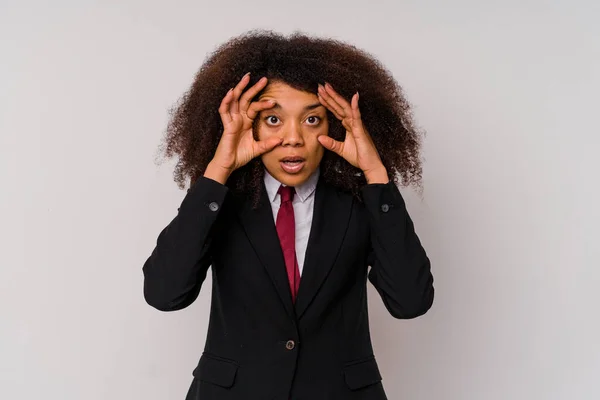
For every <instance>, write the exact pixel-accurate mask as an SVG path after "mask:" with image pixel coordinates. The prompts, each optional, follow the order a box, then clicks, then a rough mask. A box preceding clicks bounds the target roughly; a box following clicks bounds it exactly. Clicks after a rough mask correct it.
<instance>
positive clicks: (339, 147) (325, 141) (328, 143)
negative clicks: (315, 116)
mask: <svg viewBox="0 0 600 400" xmlns="http://www.w3.org/2000/svg"><path fill="white" fill-rule="evenodd" d="M317 140H318V141H319V143H321V144H322V145H323V147H325V148H326V149H327V150H331V151H333V152H334V153H336V154H337V155H339V156H341V157H343V155H342V154H343V153H344V143H343V142H338V141H337V140H335V139H333V138H331V137H329V136H326V135H321V136H318V137H317Z"/></svg>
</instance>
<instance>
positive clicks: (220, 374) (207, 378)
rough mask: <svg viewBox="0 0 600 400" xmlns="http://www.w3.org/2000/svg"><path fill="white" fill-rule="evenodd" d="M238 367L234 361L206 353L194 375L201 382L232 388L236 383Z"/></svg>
mask: <svg viewBox="0 0 600 400" xmlns="http://www.w3.org/2000/svg"><path fill="white" fill-rule="evenodd" d="M238 367H239V366H238V364H237V363H235V362H234V361H230V360H225V359H222V358H220V357H216V356H212V355H209V354H206V353H204V354H202V356H201V357H200V362H199V363H198V366H197V367H196V369H194V372H193V375H194V377H196V378H198V379H199V380H201V381H204V382H208V383H212V384H215V385H218V386H221V387H224V388H230V387H232V386H233V383H234V381H235V376H236V374H237V370H238Z"/></svg>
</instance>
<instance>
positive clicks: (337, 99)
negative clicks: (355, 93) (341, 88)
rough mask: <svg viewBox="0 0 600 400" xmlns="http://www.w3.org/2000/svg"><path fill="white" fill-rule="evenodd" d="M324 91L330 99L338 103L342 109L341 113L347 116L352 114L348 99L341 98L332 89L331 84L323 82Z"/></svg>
mask: <svg viewBox="0 0 600 400" xmlns="http://www.w3.org/2000/svg"><path fill="white" fill-rule="evenodd" d="M325 92H326V93H327V94H328V95H329V96H330V98H331V99H332V101H334V102H335V103H336V104H337V105H338V107H340V108H341V109H342V112H343V115H345V116H348V117H349V116H351V115H352V108H351V107H350V103H348V101H347V100H346V99H345V98H343V97H342V96H341V95H340V94H339V93H338V92H336V91H335V90H334V89H333V86H331V85H330V84H329V83H325Z"/></svg>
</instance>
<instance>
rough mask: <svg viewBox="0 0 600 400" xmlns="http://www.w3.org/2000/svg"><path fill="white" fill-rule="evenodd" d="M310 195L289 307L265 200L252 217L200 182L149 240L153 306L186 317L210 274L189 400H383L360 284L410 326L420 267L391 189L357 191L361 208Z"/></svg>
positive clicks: (243, 202)
mask: <svg viewBox="0 0 600 400" xmlns="http://www.w3.org/2000/svg"><path fill="white" fill-rule="evenodd" d="M263 189H264V188H263ZM315 196H316V197H315V209H314V214H313V222H312V227H311V232H310V236H309V241H308V249H307V254H306V260H305V263H304V268H303V273H302V278H301V281H300V288H299V292H298V297H297V299H296V302H295V303H293V302H292V299H291V294H290V290H289V285H288V280H287V275H286V270H285V263H284V259H283V255H282V251H281V247H280V245H279V240H278V237H277V232H276V230H275V224H274V221H273V214H272V210H271V205H270V203H269V201H268V199H267V195H266V192H265V191H264V190H263V193H262V198H261V203H260V206H259V208H258V209H253V208H252V207H251V204H250V203H251V201H250V199H243V198H238V197H236V196H234V195H233V193H232V192H230V191H229V190H228V188H227V187H226V186H224V185H221V184H219V183H217V182H215V181H212V180H210V179H208V178H204V177H202V178H200V179H199V180H198V181H196V183H195V184H194V185H193V186H192V187H191V188H190V190H189V191H188V193H187V195H186V196H185V198H184V199H183V202H182V204H181V207H180V208H179V210H178V214H177V216H176V217H175V218H174V219H173V220H172V221H171V223H169V225H168V226H167V227H166V228H165V229H164V230H163V231H162V232H161V233H160V235H159V236H158V240H157V244H156V247H155V249H154V251H153V252H152V255H151V256H150V257H149V258H148V260H147V261H146V262H145V264H144V267H143V272H144V296H145V299H146V301H147V302H148V304H150V305H151V306H153V307H155V308H157V309H159V310H162V311H173V310H179V309H182V308H184V307H187V306H188V305H190V304H191V303H192V302H193V301H194V300H195V299H196V297H197V296H198V293H199V291H200V287H201V285H202V282H203V281H204V279H205V277H206V274H207V270H208V268H209V266H212V268H211V273H212V300H211V311H210V320H209V326H208V332H207V338H206V344H205V348H204V352H203V353H202V356H201V357H200V360H199V363H198V366H197V368H195V370H194V371H193V380H192V383H191V386H190V388H189V391H188V394H187V397H186V399H187V400H290V399H291V400H325V399H327V400H338V399H340V400H342V399H343V400H359V399H360V400H382V399H386V395H385V393H384V390H383V386H382V383H381V375H380V373H379V370H378V367H377V363H376V361H375V357H374V354H373V348H372V345H371V339H370V334H369V320H368V314H367V283H366V282H367V277H368V279H369V280H370V281H371V283H372V284H373V285H374V286H375V288H376V289H377V291H378V292H379V294H380V296H381V298H382V300H383V302H384V304H385V306H386V308H387V310H388V311H389V312H390V314H391V315H393V316H394V317H396V318H403V319H407V318H414V317H417V316H419V315H422V314H424V313H425V312H426V311H427V310H428V309H429V308H430V307H431V304H432V302H433V295H434V289H433V277H432V275H431V272H430V262H429V259H428V257H427V255H426V253H425V250H424V249H423V247H422V246H421V243H420V241H419V239H418V237H417V235H416V234H415V231H414V227H413V223H412V220H411V219H410V217H409V215H408V213H407V211H406V207H405V203H404V200H403V198H402V196H401V194H400V192H399V191H398V188H397V187H396V186H395V185H394V183H393V182H390V183H388V184H371V185H366V186H365V187H364V188H363V189H362V199H363V202H361V201H359V200H357V199H356V198H355V197H353V196H352V195H350V194H348V193H345V192H341V191H339V190H337V189H335V188H334V187H332V186H330V185H328V184H326V183H324V182H323V181H322V180H319V183H318V184H317V189H316V192H315ZM368 266H371V269H370V271H369V272H368Z"/></svg>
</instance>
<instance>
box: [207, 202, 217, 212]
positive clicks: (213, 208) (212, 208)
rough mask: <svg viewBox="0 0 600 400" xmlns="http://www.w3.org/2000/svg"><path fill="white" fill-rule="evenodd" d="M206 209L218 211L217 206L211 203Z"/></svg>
mask: <svg viewBox="0 0 600 400" xmlns="http://www.w3.org/2000/svg"><path fill="white" fill-rule="evenodd" d="M208 208H210V211H217V210H218V209H219V205H218V204H217V203H215V202H214V201H213V202H212V203H210V204H209V205H208Z"/></svg>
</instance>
